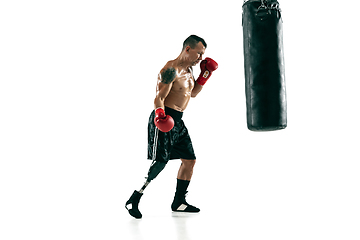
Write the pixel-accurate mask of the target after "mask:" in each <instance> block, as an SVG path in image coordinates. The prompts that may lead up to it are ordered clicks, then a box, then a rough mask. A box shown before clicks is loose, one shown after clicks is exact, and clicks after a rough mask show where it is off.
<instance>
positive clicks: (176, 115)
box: [165, 106, 183, 121]
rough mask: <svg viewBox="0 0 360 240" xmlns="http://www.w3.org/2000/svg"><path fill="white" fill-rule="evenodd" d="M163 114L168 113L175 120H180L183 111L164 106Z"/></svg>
mask: <svg viewBox="0 0 360 240" xmlns="http://www.w3.org/2000/svg"><path fill="white" fill-rule="evenodd" d="M165 114H166V115H170V116H171V117H172V118H173V119H174V120H175V121H180V120H181V118H182V116H183V112H179V111H176V110H175V109H172V108H169V107H166V106H165Z"/></svg>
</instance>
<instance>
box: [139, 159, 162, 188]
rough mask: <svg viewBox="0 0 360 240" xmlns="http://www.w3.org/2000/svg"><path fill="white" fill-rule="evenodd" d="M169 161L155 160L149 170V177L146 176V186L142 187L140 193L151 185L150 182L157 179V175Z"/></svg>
mask: <svg viewBox="0 0 360 240" xmlns="http://www.w3.org/2000/svg"><path fill="white" fill-rule="evenodd" d="M166 164H167V162H158V161H153V162H152V164H151V166H150V169H149V172H148V177H147V178H146V182H145V184H144V186H143V187H142V188H141V189H140V191H139V193H143V192H144V190H145V188H146V187H147V186H148V185H149V183H150V182H151V181H152V180H153V179H155V178H156V177H157V175H159V173H160V172H161V171H162V170H163V169H164V168H165V166H166Z"/></svg>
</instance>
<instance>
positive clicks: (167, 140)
mask: <svg viewBox="0 0 360 240" xmlns="http://www.w3.org/2000/svg"><path fill="white" fill-rule="evenodd" d="M205 49H206V43H205V41H204V39H202V38H200V37H198V36H195V35H191V36H190V37H188V38H187V39H186V40H185V41H184V43H183V49H182V51H181V53H180V55H179V56H178V57H177V58H176V59H175V60H172V61H169V62H168V63H167V64H166V65H165V66H164V68H163V69H161V71H160V73H159V75H158V81H157V87H156V97H155V100H154V107H155V110H154V111H153V112H152V113H151V115H150V118H149V124H148V159H149V160H152V161H153V162H152V164H151V166H150V169H149V172H148V177H147V180H146V182H145V184H144V186H143V187H142V188H141V189H140V190H139V191H134V193H133V194H132V196H131V197H130V199H129V200H128V201H127V202H126V205H125V207H126V209H127V210H128V211H129V214H130V215H131V216H133V217H135V218H141V217H142V214H141V212H140V211H139V208H138V205H139V201H140V198H141V197H142V195H143V192H144V190H145V188H146V187H147V185H148V184H149V183H150V181H151V180H153V179H154V178H156V176H157V175H158V174H159V173H160V172H161V171H162V170H163V169H164V168H165V166H166V164H167V162H168V161H169V160H171V159H181V161H182V164H181V166H180V169H179V172H178V175H177V187H176V192H175V197H174V201H173V203H172V205H171V209H172V210H173V211H176V212H199V211H200V209H198V208H196V207H194V206H192V205H190V204H188V203H187V202H186V200H185V194H186V193H187V191H186V190H187V188H188V186H189V183H190V180H191V176H192V174H193V168H194V165H195V161H196V157H195V153H194V149H193V147H192V143H191V139H190V136H189V133H188V131H187V128H186V126H185V125H184V122H183V120H182V115H183V112H184V110H185V109H186V107H187V105H188V103H189V100H190V98H191V97H196V96H197V94H198V93H199V92H200V91H201V90H202V88H203V86H204V84H205V83H206V81H207V80H208V79H209V77H210V76H211V74H212V71H214V70H216V69H217V67H218V65H217V63H216V62H215V61H214V60H212V59H211V58H205V59H204V60H203V61H202V62H201V63H200V68H201V73H200V76H199V78H198V79H197V80H196V81H195V80H194V76H193V74H192V67H193V66H195V65H196V64H198V63H199V62H200V61H201V60H202V56H203V55H204V53H205Z"/></svg>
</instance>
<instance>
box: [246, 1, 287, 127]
mask: <svg viewBox="0 0 360 240" xmlns="http://www.w3.org/2000/svg"><path fill="white" fill-rule="evenodd" d="M242 22H243V35H244V65H245V88H246V109H247V126H248V128H249V130H252V131H272V130H279V129H284V128H286V125H287V117H286V92H285V72H284V70H285V69H284V52H283V39H282V38H283V36H282V35H283V33H282V19H281V14H280V8H279V3H278V2H277V1H276V0H249V1H246V2H245V3H244V4H243V14H242Z"/></svg>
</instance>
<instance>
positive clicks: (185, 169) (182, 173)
mask: <svg viewBox="0 0 360 240" xmlns="http://www.w3.org/2000/svg"><path fill="white" fill-rule="evenodd" d="M181 162H182V163H181V166H180V168H179V172H178V176H177V178H178V179H181V180H186V181H190V180H191V177H192V174H193V170H194V166H195V162H196V160H195V159H194V160H186V159H181Z"/></svg>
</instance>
